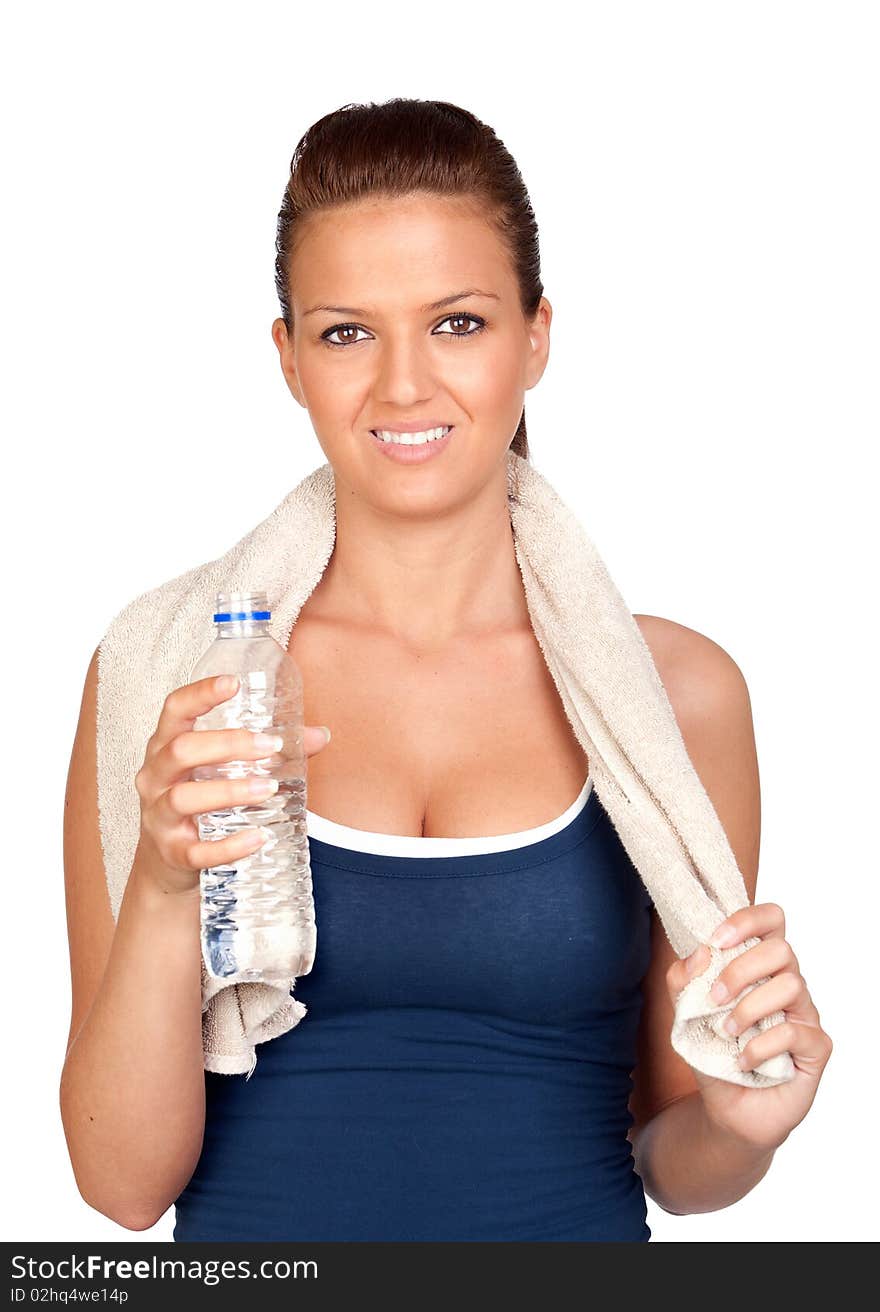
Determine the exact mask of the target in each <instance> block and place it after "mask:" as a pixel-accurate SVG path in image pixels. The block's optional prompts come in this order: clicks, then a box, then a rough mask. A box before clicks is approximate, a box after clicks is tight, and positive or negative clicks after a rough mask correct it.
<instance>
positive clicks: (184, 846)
mask: <svg viewBox="0 0 880 1312" xmlns="http://www.w3.org/2000/svg"><path fill="white" fill-rule="evenodd" d="M269 836H270V835H269V833H268V831H267V830H263V829H255V828H248V829H241V830H239V832H238V833H237V834H230V835H228V837H226V838H214V839H210V838H208V839H202V840H200V839H197V838H196V839H194V838H193V837H192V836H191V835H187V836H186V837H185V838H184V839H183V841H182V842H181V844H180V847H181V856H182V864H183V865H184V866H185V867H186V868H187V869H188V870H212V869H214V867H216V866H225V865H229V864H230V863H231V862H233V861H236V860H239V859H240V858H241V857H243V856H247V855H248V854H249V853H251V852H256V851H258V850H259V849H260V848H261V847H262V846H263V844H264V843H265V842H266V841H267V840H268V838H269Z"/></svg>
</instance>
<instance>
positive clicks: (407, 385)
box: [374, 335, 436, 408]
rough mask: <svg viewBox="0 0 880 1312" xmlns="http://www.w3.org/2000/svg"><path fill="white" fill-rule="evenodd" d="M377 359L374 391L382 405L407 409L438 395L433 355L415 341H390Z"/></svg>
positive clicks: (399, 338)
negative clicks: (431, 358)
mask: <svg viewBox="0 0 880 1312" xmlns="http://www.w3.org/2000/svg"><path fill="white" fill-rule="evenodd" d="M376 358H377V360H378V363H377V366H376V378H375V382H374V391H375V394H376V399H377V400H378V401H379V402H380V403H382V404H388V405H396V406H400V407H401V408H405V407H407V406H410V407H411V406H413V405H416V404H419V403H420V402H422V401H426V400H428V399H429V398H430V397H431V396H433V395H434V392H435V391H436V379H435V377H434V370H433V366H432V363H431V360H430V357H429V351H428V349H427V347H426V346H425V345H424V344H422V343H421V342H420V341H417V340H416V339H415V337H409V336H405V335H401V336H400V337H398V338H396V339H394V340H386V341H385V342H383V343H382V346H381V348H380V350H379V351H378V352H377V354H376Z"/></svg>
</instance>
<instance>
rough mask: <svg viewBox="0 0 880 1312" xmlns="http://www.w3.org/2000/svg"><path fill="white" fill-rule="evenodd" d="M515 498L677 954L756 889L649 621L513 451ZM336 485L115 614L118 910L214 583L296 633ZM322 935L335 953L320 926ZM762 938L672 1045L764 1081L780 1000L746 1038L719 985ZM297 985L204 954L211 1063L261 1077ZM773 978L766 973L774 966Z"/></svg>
mask: <svg viewBox="0 0 880 1312" xmlns="http://www.w3.org/2000/svg"><path fill="white" fill-rule="evenodd" d="M507 480H508V505H509V510H510V519H511V524H512V528H513V535H514V546H515V552H516V558H517V562H518V564H519V568H520V572H521V575H522V579H523V585H524V591H525V597H526V602H527V606H528V610H529V615H530V617H531V621H532V625H533V628H534V632H535V636H536V638H537V641H538V643H539V644H540V648H541V651H542V653H543V656H544V659H545V661H546V664H547V666H548V668H549V670H550V673H551V674H552V676H553V679H554V682H555V684H556V687H557V689H558V691H559V695H560V698H561V700H562V703H563V706H564V708H565V711H566V714H567V716H568V718H569V720H570V722H571V725H572V728H573V730H574V733H575V735H576V736H577V739H578V741H579V742H580V744H581V746H582V747H583V749H584V751H585V753H586V754H587V757H588V759H589V762H590V770H591V773H592V779H593V784H594V787H595V789H596V793H597V795H598V797H599V801H600V802H601V803H602V805H603V807H604V808H605V810H606V811H607V813H608V815H609V817H610V819H611V822H612V824H613V825H614V827H615V829H616V831H617V833H618V834H619V836H620V839H621V842H622V843H623V846H624V848H625V849H626V851H627V853H628V854H629V857H630V859H631V861H632V862H633V865H634V866H635V868H636V869H637V871H638V872H639V876H640V877H641V879H642V881H643V882H644V884H645V887H646V888H647V890H648V892H649V893H650V895H651V897H652V899H653V902H654V906H655V908H656V910H657V913H658V915H659V917H660V920H661V922H662V924H663V927H664V929H665V931H666V934H667V936H668V938H669V941H670V943H671V944H672V947H673V948H674V950H675V952H676V953H677V955H678V956H679V957H683V956H687V955H689V954H690V953H691V952H692V951H693V950H694V949H695V948H696V947H697V946H698V945H699V944H700V943H705V942H707V940H708V939H709V937H710V936H711V934H712V933H713V931H714V930H715V929H716V927H717V926H718V925H719V924H720V922H721V921H722V920H724V919H726V917H727V916H729V915H730V914H731V913H732V912H734V911H736V910H738V909H739V908H740V907H743V906H747V905H748V902H749V898H748V894H747V891H746V888H745V884H744V883H743V879H742V875H741V873H740V871H739V868H738V867H737V864H736V859H735V857H734V855H733V851H732V849H731V847H730V845H729V843H728V841H727V838H726V835H725V833H724V830H723V828H722V826H721V822H720V821H719V819H718V816H717V814H716V812H715V809H714V807H713V806H712V803H711V801H710V799H709V796H708V794H707V793H706V790H705V789H704V787H703V785H702V783H701V781H700V779H699V776H698V775H697V773H696V771H695V769H694V767H693V765H692V763H691V760H690V758H689V756H688V754H687V751H686V749H685V745H684V740H683V739H682V736H681V733H680V730H679V728H678V725H677V722H676V720H675V716H674V714H673V711H672V706H671V704H670V702H669V699H668V697H667V695H666V691H665V689H664V687H663V684H662V683H661V681H660V677H659V675H658V673H657V669H656V667H655V665H654V662H653V659H652V657H651V654H650V649H649V648H648V646H647V644H646V643H645V641H644V639H643V637H642V634H641V630H640V629H639V627H638V625H637V623H636V621H635V619H634V618H633V616H632V614H631V613H630V611H629V609H628V608H627V606H626V604H625V602H624V600H623V598H622V596H621V594H620V593H619V591H618V589H617V587H616V585H615V584H614V582H613V581H612V579H611V577H610V575H609V573H608V571H607V569H606V567H605V565H604V563H603V562H602V560H601V559H600V557H599V555H598V553H597V551H596V548H595V547H594V545H593V543H592V542H591V541H590V539H589V537H588V536H587V534H586V532H585V531H584V529H583V527H582V526H581V524H580V523H579V521H578V519H577V518H576V516H575V515H574V513H573V512H572V511H571V510H570V509H569V508H568V507H567V506H566V504H565V503H564V502H563V501H562V500H561V498H560V497H559V496H558V494H557V493H556V491H555V490H554V489H553V487H552V486H551V485H550V483H549V482H548V481H547V479H545V478H544V477H543V476H542V475H541V474H540V473H539V472H538V471H537V469H535V467H534V466H533V465H531V464H530V463H529V461H527V460H525V459H524V458H523V457H522V456H519V455H517V454H516V453H515V452H513V451H508V453H507ZM335 538H336V490H335V479H334V475H333V470H332V467H331V465H330V464H324V465H322V466H319V467H318V468H317V469H315V470H313V471H312V472H311V473H310V474H308V475H307V476H306V477H305V478H304V479H303V480H302V481H301V482H300V483H298V484H297V485H296V486H295V487H294V488H293V489H292V490H291V491H290V492H289V493H288V494H287V496H285V498H284V500H283V501H281V502H280V504H279V505H278V506H276V508H275V509H274V510H273V511H272V513H271V514H270V515H268V516H267V518H266V519H264V520H262V521H261V522H260V523H259V524H257V526H256V527H255V528H254V529H252V530H251V531H250V532H249V533H247V534H246V535H245V536H244V537H243V538H241V539H240V540H239V541H238V542H237V543H236V544H235V545H234V546H232V547H230V549H229V550H228V551H227V552H226V553H225V554H224V555H222V556H220V557H218V558H217V559H216V560H212V561H208V562H206V563H205V564H202V565H198V566H196V567H195V568H194V569H191V570H188V571H187V572H186V573H184V574H181V575H179V576H178V577H177V578H174V579H170V580H169V581H168V582H166V583H163V584H161V585H160V586H159V587H157V588H154V589H152V590H151V591H149V592H146V593H143V594H142V595H141V596H139V597H136V598H135V599H134V600H133V601H132V602H130V603H129V604H128V605H127V606H125V607H124V608H123V609H122V610H121V611H120V612H119V613H118V614H117V615H116V616H115V618H114V619H113V620H112V621H111V623H110V626H109V628H108V630H107V632H106V634H105V635H104V637H103V639H102V640H101V643H100V650H99V657H98V707H97V762H98V764H97V769H98V806H99V819H100V829H101V840H102V845H103V852H104V861H105V871H106V877H107V885H108V889H109V893H110V902H111V906H112V910H113V916H114V919H116V918H117V917H118V914H119V907H120V904H121V902H122V896H123V893H124V890H125V885H126V881H127V879H128V876H129V873H130V871H131V867H132V863H133V861H134V855H135V849H136V847H137V844H138V840H139V836H140V799H139V797H138V794H137V791H136V789H135V783H134V780H135V775H136V774H137V772H138V770H139V769H140V767H141V765H142V764H143V761H144V757H145V753H146V747H147V743H148V741H149V739H150V737H151V736H152V734H153V733H154V732H155V729H156V725H157V723H158V720H159V715H160V712H161V710H162V705H163V703H164V700H165V698H166V697H167V695H168V694H169V693H170V692H171V691H173V689H175V688H177V687H180V686H182V685H183V684H185V683H189V682H190V681H191V678H190V676H191V672H192V670H193V669H194V667H195V665H196V662H197V661H198V659H199V658H200V657H201V656H202V654H203V653H204V651H205V650H206V648H207V647H208V645H209V644H210V643H211V642H212V641H213V639H214V636H215V627H214V622H213V613H214V604H215V600H216V594H217V593H218V592H221V591H236V590H240V591H250V590H257V589H263V590H265V591H266V593H267V594H268V598H269V604H270V608H271V612H272V615H271V620H270V621H269V631H270V633H271V634H272V636H273V637H274V638H275V639H276V641H277V642H279V643H280V644H281V646H282V647H286V646H287V643H288V641H289V638H290V634H291V631H292V628H293V625H294V624H295V623H296V619H297V616H298V615H299V612H300V610H301V608H302V606H303V604H304V602H305V601H306V599H307V598H308V597H309V596H310V595H311V593H312V592H313V590H314V589H315V587H316V586H317V584H318V582H319V581H320V579H321V576H322V575H323V573H324V570H325V568H326V566H327V563H328V561H329V559H330V556H331V554H332V552H333V547H334V543H335ZM317 928H318V940H317V942H318V946H317V951H318V952H320V950H321V948H320V926H318V927H317ZM758 942H759V939H757V938H754V937H752V938H749V939H747V940H745V941H744V942H743V943H740V944H737V945H735V946H734V947H732V948H724V949H717V948H714V947H710V951H711V962H710V965H709V966H708V967H707V968H706V970H705V971H704V972H703V974H702V975H698V976H697V977H696V978H694V979H693V980H691V981H689V982H688V984H687V985H686V986H685V988H684V989H683V990H682V992H681V994H680V995H679V997H678V1001H677V1005H676V1007H675V1014H674V1023H673V1026H672V1031H671V1034H670V1042H671V1044H672V1047H673V1048H674V1049H675V1051H676V1052H678V1053H679V1054H680V1055H681V1056H682V1057H683V1058H684V1059H685V1061H687V1062H688V1063H689V1064H690V1065H691V1066H692V1067H693V1068H694V1069H696V1070H698V1071H702V1072H704V1073H705V1074H707V1075H713V1076H716V1077H718V1078H721V1079H724V1080H728V1081H730V1082H732V1083H735V1084H742V1085H746V1086H751V1087H759V1088H761V1087H766V1086H769V1085H774V1084H780V1083H783V1082H785V1081H786V1080H788V1079H791V1078H792V1076H793V1075H794V1064H793V1062H792V1060H791V1056H790V1054H789V1053H787V1052H786V1053H782V1054H780V1055H779V1056H777V1057H773V1058H770V1059H768V1060H766V1061H764V1062H763V1063H762V1064H761V1065H760V1066H758V1067H757V1068H756V1069H754V1070H751V1071H741V1070H740V1069H739V1066H738V1065H737V1056H738V1054H739V1052H740V1051H741V1050H742V1048H743V1047H744V1046H745V1044H746V1043H747V1042H748V1040H749V1039H751V1038H753V1037H754V1036H755V1035H756V1034H758V1033H759V1032H760V1031H761V1030H763V1029H767V1028H769V1027H770V1026H771V1025H775V1024H778V1023H779V1022H781V1021H782V1020H783V1019H784V1017H783V1015H782V1012H776V1013H774V1014H773V1015H771V1016H767V1017H764V1018H762V1020H761V1022H760V1023H759V1024H758V1025H757V1026H755V1025H753V1026H750V1027H749V1028H747V1029H746V1030H745V1031H744V1032H743V1033H742V1034H740V1035H738V1036H736V1037H732V1036H730V1035H728V1034H726V1033H725V1032H724V1030H723V1029H722V1025H723V1022H724V1020H725V1018H726V1017H727V1016H728V1015H729V1013H730V1011H731V1010H732V1009H733V1006H734V1005H735V1004H736V1003H737V1002H738V1001H739V999H740V997H742V996H744V995H745V993H746V992H750V991H751V989H752V988H754V987H756V985H750V986H748V987H747V988H746V989H745V990H743V991H742V993H740V994H739V995H738V997H736V998H734V999H732V1000H730V1001H728V1002H727V1004H725V1005H718V1004H716V1003H715V1002H713V1001H712V1000H711V999H710V997H709V989H710V988H711V986H712V984H713V982H714V981H715V979H716V977H717V976H718V974H719V972H720V971H721V970H722V969H723V967H724V966H725V965H727V963H728V962H729V961H731V960H732V959H733V958H734V957H736V956H739V955H740V954H741V953H742V952H745V951H746V950H747V949H748V948H750V947H753V946H754V945H755V944H756V943H758ZM294 982H295V981H294V980H291V988H289V989H287V988H284V987H280V986H278V985H271V984H264V983H253V982H248V983H239V984H232V983H224V982H223V981H222V980H217V979H214V978H212V977H210V976H209V975H208V973H207V971H206V969H205V965H204V962H203V963H202V1030H203V1039H204V1053H205V1069H206V1070H209V1071H214V1072H217V1073H219V1074H225V1075H232V1074H240V1073H247V1075H248V1078H249V1077H250V1075H251V1074H252V1072H253V1070H254V1068H255V1066H256V1062H257V1055H256V1045H257V1044H259V1043H266V1042H268V1041H269V1040H270V1039H274V1038H277V1037H278V1035H280V1034H284V1033H286V1031H288V1030H290V1029H292V1028H293V1027H294V1026H295V1025H297V1024H299V1022H300V1021H301V1020H302V1019H303V1017H304V1016H305V1014H306V1008H305V1006H304V1005H303V1004H302V1003H301V1002H299V1001H297V999H296V998H295V997H294V996H293V988H292V985H293V984H294ZM760 982H764V981H760Z"/></svg>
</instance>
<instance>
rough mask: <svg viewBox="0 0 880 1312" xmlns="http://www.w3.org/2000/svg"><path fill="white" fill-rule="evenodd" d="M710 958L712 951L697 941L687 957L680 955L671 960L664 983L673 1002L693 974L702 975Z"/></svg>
mask: <svg viewBox="0 0 880 1312" xmlns="http://www.w3.org/2000/svg"><path fill="white" fill-rule="evenodd" d="M711 960H712V953H711V952H710V951H709V948H708V946H707V945H706V944H705V943H699V944H698V945H697V947H696V948H694V950H693V952H692V953H691V954H690V956H689V957H680V958H677V959H676V960H675V961H673V963H672V965H671V966H670V967H669V970H668V971H667V972H666V983H667V986H668V988H669V996H670V998H671V999H672V1002H673V1003H675V1001H676V999H677V998H678V995H679V993H681V991H682V989H683V988H684V986H685V985H686V984H687V983H688V982H689V981H690V980H692V979H693V978H694V976H695V975H702V973H703V971H704V970H705V969H706V967H707V966H708V964H709V962H710V961H711Z"/></svg>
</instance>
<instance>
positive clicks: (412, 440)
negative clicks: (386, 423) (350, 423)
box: [370, 424, 454, 446]
mask: <svg viewBox="0 0 880 1312" xmlns="http://www.w3.org/2000/svg"><path fill="white" fill-rule="evenodd" d="M453 428H454V425H453V424H447V425H445V426H444V427H443V428H429V429H427V430H426V431H425V432H422V433H395V432H393V431H392V430H390V429H384V428H380V429H376V428H371V429H370V432H371V433H372V434H373V437H375V438H378V440H379V441H380V442H390V443H393V444H394V445H396V446H425V445H426V444H427V443H429V442H438V441H439V440H440V439H441V438H443V437H446V436H447V435H448V434H449V433H451V432H452V430H453Z"/></svg>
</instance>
